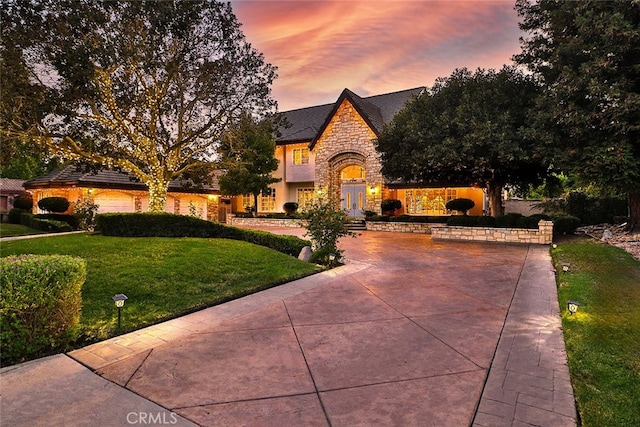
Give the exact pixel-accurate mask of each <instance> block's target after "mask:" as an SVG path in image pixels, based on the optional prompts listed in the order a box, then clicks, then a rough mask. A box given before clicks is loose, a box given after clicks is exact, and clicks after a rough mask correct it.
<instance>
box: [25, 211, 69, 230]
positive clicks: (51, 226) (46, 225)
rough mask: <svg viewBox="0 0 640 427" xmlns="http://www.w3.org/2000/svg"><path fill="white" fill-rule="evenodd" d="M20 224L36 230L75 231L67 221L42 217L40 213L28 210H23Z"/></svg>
mask: <svg viewBox="0 0 640 427" xmlns="http://www.w3.org/2000/svg"><path fill="white" fill-rule="evenodd" d="M20 224H22V225H24V226H27V227H29V228H33V229H34V230H40V231H49V232H52V233H59V232H63V231H73V229H72V228H71V226H70V225H69V224H67V223H66V222H62V221H56V220H53V219H42V218H40V217H39V215H38V216H37V215H33V214H30V213H28V212H22V213H21V214H20Z"/></svg>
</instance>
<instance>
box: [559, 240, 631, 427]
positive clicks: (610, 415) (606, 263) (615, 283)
mask: <svg viewBox="0 0 640 427" xmlns="http://www.w3.org/2000/svg"><path fill="white" fill-rule="evenodd" d="M552 255H553V259H554V263H555V266H556V270H557V271H558V286H559V288H558V296H559V301H560V307H561V309H562V325H563V328H564V337H565V342H566V347H567V353H568V358H569V368H570V370H571V382H572V384H573V388H574V392H575V395H576V400H577V404H578V411H579V413H580V417H581V418H582V425H584V426H587V427H589V426H640V261H637V260H634V259H633V258H632V257H631V256H630V255H629V254H628V253H626V252H625V251H623V250H622V249H619V248H616V247H613V246H609V245H606V244H602V243H600V242H595V241H592V240H588V239H574V240H569V241H566V242H560V244H559V246H558V248H557V249H554V250H552ZM562 263H570V264H571V269H570V271H569V272H566V273H564V272H562ZM568 300H575V301H578V302H579V303H580V304H581V305H580V307H579V309H578V312H577V313H576V314H573V315H569V314H568V312H567V309H566V307H567V301H568Z"/></svg>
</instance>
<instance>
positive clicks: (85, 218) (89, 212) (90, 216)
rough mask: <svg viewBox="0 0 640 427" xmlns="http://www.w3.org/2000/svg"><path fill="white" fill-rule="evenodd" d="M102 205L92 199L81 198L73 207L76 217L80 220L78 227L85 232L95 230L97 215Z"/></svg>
mask: <svg viewBox="0 0 640 427" xmlns="http://www.w3.org/2000/svg"><path fill="white" fill-rule="evenodd" d="M99 208H100V205H97V204H95V203H94V201H93V199H91V198H79V199H78V200H77V201H76V203H75V204H74V205H73V212H74V216H75V217H76V218H77V219H78V227H79V228H81V229H83V230H93V229H94V228H95V226H96V215H97V213H98V209H99Z"/></svg>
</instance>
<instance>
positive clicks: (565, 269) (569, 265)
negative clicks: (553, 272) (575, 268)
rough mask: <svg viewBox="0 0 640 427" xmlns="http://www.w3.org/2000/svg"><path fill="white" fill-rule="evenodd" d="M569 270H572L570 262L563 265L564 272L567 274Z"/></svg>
mask: <svg viewBox="0 0 640 427" xmlns="http://www.w3.org/2000/svg"><path fill="white" fill-rule="evenodd" d="M569 270H571V264H569V263H568V262H563V263H562V271H564V272H565V273H566V272H567V271H569Z"/></svg>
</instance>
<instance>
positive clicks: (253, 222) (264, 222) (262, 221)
mask: <svg viewBox="0 0 640 427" xmlns="http://www.w3.org/2000/svg"><path fill="white" fill-rule="evenodd" d="M301 221H302V220H300V219H294V218H282V219H280V218H239V217H237V216H234V215H229V216H228V217H227V224H229V225H233V226H237V227H292V228H293V227H302V224H301Z"/></svg>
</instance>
